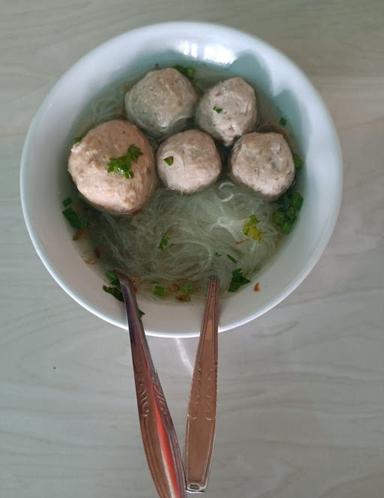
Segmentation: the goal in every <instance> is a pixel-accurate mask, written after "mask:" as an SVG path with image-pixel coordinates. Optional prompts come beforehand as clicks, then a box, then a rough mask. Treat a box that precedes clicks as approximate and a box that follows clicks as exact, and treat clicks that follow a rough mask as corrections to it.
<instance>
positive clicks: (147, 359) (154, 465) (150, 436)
mask: <svg viewBox="0 0 384 498" xmlns="http://www.w3.org/2000/svg"><path fill="white" fill-rule="evenodd" d="M119 277H120V283H121V289H122V292H123V296H124V301H125V305H126V308H127V317H128V326H129V335H130V339H131V351H132V361H133V370H134V376H135V385H136V397H137V408H138V412H139V419H140V428H141V434H142V440H143V445H144V450H145V454H146V457H147V461H148V466H149V469H150V471H151V474H152V479H153V481H154V484H155V487H156V489H157V492H158V494H159V496H160V498H185V496H186V491H185V476H184V468H183V463H182V458H181V452H180V447H179V443H178V440H177V435H176V431H175V428H174V425H173V422H172V418H171V415H170V412H169V409H168V406H167V402H166V400H165V397H164V393H163V390H162V387H161V384H160V380H159V377H158V375H157V372H156V370H155V367H154V365H153V362H152V358H151V354H150V351H149V347H148V343H147V340H146V337H145V332H144V328H143V325H142V323H141V320H140V317H139V314H138V308H137V303H136V297H135V293H134V289H133V285H132V283H131V281H130V280H129V279H128V278H127V277H125V278H124V277H123V278H122V277H121V276H120V275H119Z"/></svg>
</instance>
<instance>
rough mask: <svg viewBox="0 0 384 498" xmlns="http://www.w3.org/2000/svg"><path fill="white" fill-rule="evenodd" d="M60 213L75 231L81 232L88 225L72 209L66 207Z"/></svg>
mask: <svg viewBox="0 0 384 498" xmlns="http://www.w3.org/2000/svg"><path fill="white" fill-rule="evenodd" d="M62 213H63V215H64V217H65V218H66V219H67V220H68V222H69V224H70V225H71V227H72V228H74V229H75V230H82V229H84V228H87V226H88V223H87V222H86V221H85V220H83V219H82V218H81V217H80V216H79V215H78V214H77V213H76V211H75V210H74V209H73V208H71V207H66V208H65V209H64V210H63V211H62Z"/></svg>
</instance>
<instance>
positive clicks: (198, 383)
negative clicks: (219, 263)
mask: <svg viewBox="0 0 384 498" xmlns="http://www.w3.org/2000/svg"><path fill="white" fill-rule="evenodd" d="M218 300H219V280H218V279H217V278H216V277H211V278H210V280H209V285H208V296H207V301H206V305H205V311H204V318H203V323H202V330H201V335H200V341H199V346H198V350H197V355H196V360H195V368H194V372H193V378H192V388H191V396H190V401H189V406H188V413H187V429H186V437H185V472H186V479H187V490H188V491H191V492H199V491H204V490H205V488H206V487H207V481H208V474H209V469H210V465H211V460H212V450H213V443H214V438H215V426H216V398H217V355H218V351H217V343H218V322H219V306H218Z"/></svg>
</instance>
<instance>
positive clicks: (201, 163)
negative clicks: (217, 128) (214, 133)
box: [157, 130, 221, 194]
mask: <svg viewBox="0 0 384 498" xmlns="http://www.w3.org/2000/svg"><path fill="white" fill-rule="evenodd" d="M157 171H158V173H159V176H160V178H161V179H162V180H163V182H164V184H165V185H166V186H167V187H168V188H170V189H171V190H177V191H179V192H181V193H184V194H192V193H193V192H197V191H198V190H202V189H204V188H206V187H208V186H209V185H211V184H212V183H214V182H215V181H216V179H217V177H218V176H219V174H220V171H221V159H220V155H219V153H218V151H217V149H216V145H215V142H214V141H213V140H212V138H211V137H210V136H209V135H207V134H206V133H204V132H202V131H200V130H187V131H184V132H181V133H177V134H176V135H173V136H172V137H170V138H168V139H167V140H165V142H163V143H162V144H161V145H160V147H159V149H158V152H157Z"/></svg>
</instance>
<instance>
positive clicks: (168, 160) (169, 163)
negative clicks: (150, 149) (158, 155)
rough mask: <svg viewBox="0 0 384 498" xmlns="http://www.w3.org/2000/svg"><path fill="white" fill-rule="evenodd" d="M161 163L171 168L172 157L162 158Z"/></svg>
mask: <svg viewBox="0 0 384 498" xmlns="http://www.w3.org/2000/svg"><path fill="white" fill-rule="evenodd" d="M163 161H164V162H165V163H167V164H168V166H172V164H173V156H168V157H164V159H163Z"/></svg>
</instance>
